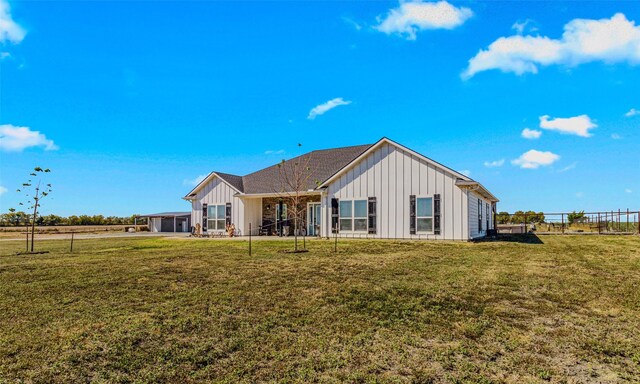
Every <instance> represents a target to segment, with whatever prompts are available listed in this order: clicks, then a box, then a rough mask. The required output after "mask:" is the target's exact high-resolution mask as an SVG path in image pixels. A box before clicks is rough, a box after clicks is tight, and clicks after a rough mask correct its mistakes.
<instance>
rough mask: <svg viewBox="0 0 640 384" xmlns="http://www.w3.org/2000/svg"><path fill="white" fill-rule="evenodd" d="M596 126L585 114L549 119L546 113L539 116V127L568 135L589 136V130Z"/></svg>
mask: <svg viewBox="0 0 640 384" xmlns="http://www.w3.org/2000/svg"><path fill="white" fill-rule="evenodd" d="M597 126H598V125H597V124H595V123H594V122H593V121H591V118H590V117H589V116H587V115H580V116H575V117H567V118H562V117H558V118H555V119H551V120H549V116H548V115H544V116H540V128H542V129H548V130H551V131H559V132H560V133H565V134H570V135H577V136H582V137H591V136H592V135H591V133H590V132H589V130H590V129H593V128H596V127H597Z"/></svg>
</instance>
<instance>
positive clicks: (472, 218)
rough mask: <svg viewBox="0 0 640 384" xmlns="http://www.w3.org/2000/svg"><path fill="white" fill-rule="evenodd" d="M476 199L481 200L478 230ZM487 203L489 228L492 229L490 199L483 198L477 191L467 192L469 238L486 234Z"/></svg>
mask: <svg viewBox="0 0 640 384" xmlns="http://www.w3.org/2000/svg"><path fill="white" fill-rule="evenodd" d="M478 199H480V200H481V201H482V231H478ZM487 204H489V228H488V229H493V217H492V212H491V201H489V200H487V199H485V198H483V197H482V196H480V195H478V194H477V193H475V192H473V191H470V192H469V202H468V206H469V228H470V232H469V234H470V238H471V239H475V238H478V237H483V236H486V235H487V228H486V226H487V224H486V223H487V216H486V215H487Z"/></svg>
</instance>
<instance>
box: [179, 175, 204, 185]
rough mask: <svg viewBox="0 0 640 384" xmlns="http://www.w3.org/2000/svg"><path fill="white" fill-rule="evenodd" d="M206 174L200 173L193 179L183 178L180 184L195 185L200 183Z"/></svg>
mask: <svg viewBox="0 0 640 384" xmlns="http://www.w3.org/2000/svg"><path fill="white" fill-rule="evenodd" d="M206 178H207V175H200V176H198V177H196V178H195V179H185V180H183V181H182V184H184V185H191V186H193V187H195V186H196V185H198V184H200V183H201V182H202V180H204V179H206Z"/></svg>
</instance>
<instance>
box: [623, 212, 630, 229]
mask: <svg viewBox="0 0 640 384" xmlns="http://www.w3.org/2000/svg"><path fill="white" fill-rule="evenodd" d="M626 218H627V224H626V225H625V226H624V231H625V232H629V208H627V216H626Z"/></svg>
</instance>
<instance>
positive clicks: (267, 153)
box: [264, 149, 284, 155]
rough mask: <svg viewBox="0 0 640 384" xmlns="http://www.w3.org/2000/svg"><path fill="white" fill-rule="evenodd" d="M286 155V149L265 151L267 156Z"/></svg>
mask: <svg viewBox="0 0 640 384" xmlns="http://www.w3.org/2000/svg"><path fill="white" fill-rule="evenodd" d="M283 153H284V149H278V150H273V149H269V150H266V151H264V154H265V155H282V154H283Z"/></svg>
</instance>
